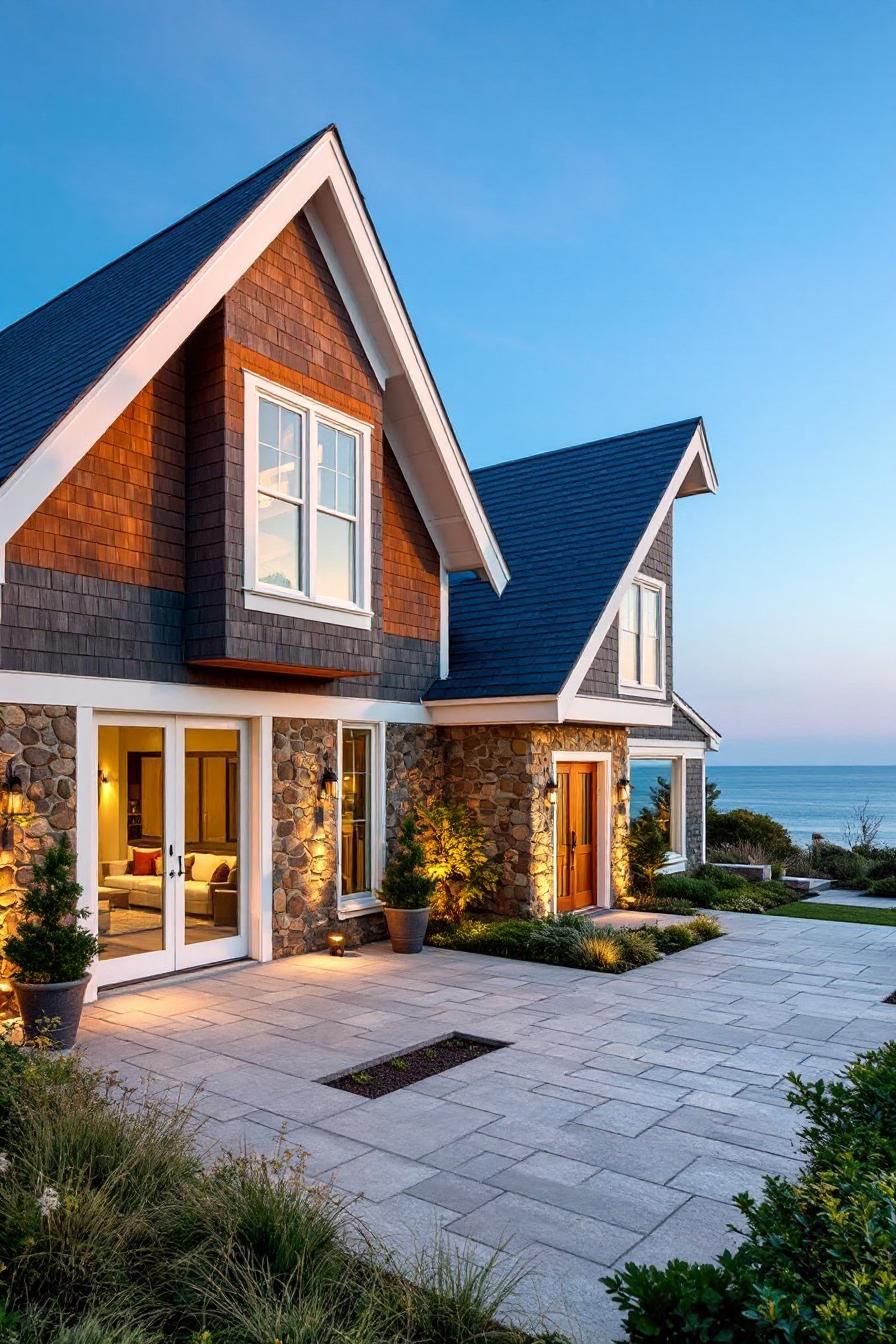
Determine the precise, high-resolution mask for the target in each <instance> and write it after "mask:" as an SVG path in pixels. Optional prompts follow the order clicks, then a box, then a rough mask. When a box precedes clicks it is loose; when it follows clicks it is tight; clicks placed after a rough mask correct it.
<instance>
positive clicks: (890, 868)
mask: <svg viewBox="0 0 896 1344" xmlns="http://www.w3.org/2000/svg"><path fill="white" fill-rule="evenodd" d="M867 876H868V881H869V882H880V881H881V880H882V879H883V878H885V877H896V849H889V850H886V849H879V850H876V851H875V852H874V853H873V854H871V855H870V856H869V864H868V874H867Z"/></svg>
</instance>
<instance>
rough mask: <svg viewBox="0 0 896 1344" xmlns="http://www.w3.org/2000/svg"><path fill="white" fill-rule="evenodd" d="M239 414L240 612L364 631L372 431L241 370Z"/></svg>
mask: <svg viewBox="0 0 896 1344" xmlns="http://www.w3.org/2000/svg"><path fill="white" fill-rule="evenodd" d="M245 408H246V420H245V446H246V453H245V462H246V519H245V521H246V577H245V586H246V606H247V607H249V608H250V609H255V610H263V611H275V612H286V613H287V614H292V615H301V614H306V615H307V616H308V617H309V619H314V620H325V621H329V622H331V623H333V622H335V623H338V624H347V625H353V626H356V627H362V628H369V626H370V614H371V613H370V596H369V595H370V426H369V425H367V424H364V423H363V422H362V421H359V420H355V419H353V418H351V417H349V416H346V415H343V414H342V413H341V412H337V411H333V410H332V409H331V408H329V407H327V406H323V405H321V404H320V403H319V402H316V401H313V400H312V399H310V398H308V397H304V396H300V395H299V394H298V393H295V392H291V391H290V390H289V389H288V388H284V387H280V386H278V385H277V384H274V383H270V382H268V381H267V380H266V379H263V378H258V377H256V376H254V375H253V374H250V373H248V372H247V373H246V374H245ZM302 608H304V612H303V610H302Z"/></svg>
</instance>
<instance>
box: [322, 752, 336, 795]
mask: <svg viewBox="0 0 896 1344" xmlns="http://www.w3.org/2000/svg"><path fill="white" fill-rule="evenodd" d="M324 760H325V764H324V768H323V773H322V774H321V777H320V783H319V784H318V786H317V796H318V798H335V797H336V785H337V784H338V783H339V776H338V775H337V773H336V771H335V770H334V769H333V767H332V766H331V765H330V759H329V757H325V758H324Z"/></svg>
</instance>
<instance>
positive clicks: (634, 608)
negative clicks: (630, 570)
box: [619, 577, 666, 695]
mask: <svg viewBox="0 0 896 1344" xmlns="http://www.w3.org/2000/svg"><path fill="white" fill-rule="evenodd" d="M665 595H666V589H665V585H664V584H663V583H661V582H660V581H659V580H658V579H647V578H643V577H639V578H637V579H636V580H635V582H634V583H633V584H632V586H631V587H630V588H629V590H628V592H627V593H626V595H625V598H624V599H623V603H622V608H621V610H620V613H619V685H620V688H621V689H622V690H627V691H632V692H642V693H646V694H652V695H659V694H662V693H663V688H664V684H665V662H666V654H665V629H664V627H665V620H664V606H665Z"/></svg>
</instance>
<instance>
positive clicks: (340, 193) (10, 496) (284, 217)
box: [0, 127, 509, 593]
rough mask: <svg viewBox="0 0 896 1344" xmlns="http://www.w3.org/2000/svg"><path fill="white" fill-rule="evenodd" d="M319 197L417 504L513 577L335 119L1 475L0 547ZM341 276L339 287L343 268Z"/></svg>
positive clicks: (451, 550)
mask: <svg viewBox="0 0 896 1344" xmlns="http://www.w3.org/2000/svg"><path fill="white" fill-rule="evenodd" d="M312 197H316V198H317V199H316V202H315V204H316V205H317V212H316V218H317V221H318V227H319V228H320V229H321V232H325V231H327V228H328V223H329V222H330V221H332V229H333V231H334V232H335V234H336V236H335V237H334V236H332V234H331V236H330V244H331V248H330V251H331V254H332V253H334V252H335V254H336V256H337V257H338V259H339V262H340V265H339V266H338V268H337V269H338V272H339V275H340V276H342V277H343V284H345V285H346V287H347V289H348V288H349V284H348V282H347V281H346V279H345V277H348V278H349V281H354V288H353V290H352V292H351V293H350V294H349V295H348V297H349V298H351V304H352V306H351V307H349V304H348V302H347V303H346V306H347V307H349V312H350V315H352V316H353V317H354V314H353V312H352V309H354V312H355V313H358V312H359V310H360V313H361V315H363V318H364V321H363V323H362V326H363V331H362V330H359V332H358V335H359V339H360V340H362V343H364V341H367V342H368V343H372V344H373V345H375V346H376V349H375V351H374V353H375V354H376V362H375V363H374V365H373V366H374V370H375V371H377V372H378V374H381V373H383V372H387V374H388V376H387V378H386V388H385V395H384V404H385V406H386V408H387V409H389V410H390V421H391V422H392V423H394V425H395V428H396V441H395V445H394V448H393V451H395V452H396V456H397V457H398V459H399V463H400V465H401V466H402V469H404V468H405V465H406V464H407V467H408V482H409V486H410V488H411V490H412V493H413V494H414V496H415V500H418V507H420V505H421V504H422V505H423V507H422V508H421V513H422V515H423V518H424V521H425V522H426V525H427V527H428V528H429V530H430V532H431V535H432V537H433V541H434V543H435V545H436V547H437V549H438V550H439V553H440V555H441V556H442V558H443V560H444V562H445V565H446V568H447V569H450V570H457V569H459V570H463V569H476V570H477V571H479V572H481V573H482V574H483V575H484V576H485V577H487V579H488V581H489V583H490V584H491V585H492V587H493V589H494V590H495V592H496V593H500V592H501V591H502V589H503V588H504V586H505V584H506V583H507V580H508V577H509V572H508V569H507V566H506V563H505V562H504V559H503V557H502V555H501V552H500V549H499V547H498V544H497V541H496V540H495V537H494V534H493V532H492V529H491V526H490V524H489V522H488V519H487V517H486V515H485V511H484V509H483V507H482V505H481V503H480V501H479V498H478V496H477V494H476V490H475V487H474V485H473V482H472V479H471V477H470V474H469V471H468V469H467V466H466V463H465V462H464V459H463V456H462V454H461V451H460V447H459V445H458V443H457V440H456V439H455V437H454V433H453V431H452V429H451V425H450V422H449V421H448V418H447V415H446V414H445V410H444V407H443V406H442V403H441V400H440V398H439V395H438V392H437V390H436V388H435V384H434V383H433V380H432V376H431V374H430V373H429V369H428V368H427V365H426V361H425V359H424V356H423V353H422V351H421V350H420V347H419V344H418V342H417V340H416V337H415V335H414V331H413V327H412V326H411V323H410V319H409V317H408V314H407V312H406V310H405V308H404V304H403V302H402V299H401V296H400V294H399V292H398V289H397V286H396V285H395V281H394V279H393V277H392V273H391V271H390V270H389V267H388V263H387V262H386V259H385V257H384V255H383V252H382V249H381V248H380V246H379V242H378V239H377V237H376V233H375V231H374V229H373V225H372V223H371V221H370V218H369V216H368V215H367V211H366V209H365V207H364V203H363V200H362V198H361V195H360V192H359V191H358V187H357V183H356V181H355V178H354V175H353V174H352V172H351V169H350V167H349V165H348V162H347V160H346V158H345V153H344V151H343V149H342V146H341V143H340V141H339V137H338V134H337V132H336V130H335V128H333V127H330V128H328V129H327V130H325V131H323V132H322V133H321V135H320V136H319V137H318V139H317V140H316V141H314V143H312V144H311V145H310V147H309V148H308V149H307V150H306V151H305V153H304V154H303V156H302V157H301V158H300V159H299V160H298V162H297V163H295V164H294V165H293V166H292V167H291V168H290V169H289V170H288V171H287V172H286V173H285V175H284V176H283V178H281V180H280V181H279V182H277V183H276V184H275V185H274V186H273V187H272V188H271V189H270V191H268V192H267V194H266V195H265V196H264V197H263V198H262V200H261V201H260V202H259V203H258V204H257V205H256V206H254V207H253V208H252V209H251V210H250V212H249V214H248V215H247V216H246V217H245V218H244V219H243V220H242V221H241V222H240V223H239V224H238V225H237V226H236V227H235V228H234V229H233V230H232V231H231V233H230V234H229V235H228V236H227V237H226V238H225V240H224V242H223V243H221V244H220V245H219V246H218V247H217V248H216V250H215V251H214V252H213V253H212V254H211V256H210V257H208V258H207V260H206V261H205V262H203V263H202V264H201V265H200V266H199V268H198V269H197V270H196V271H195V272H194V274H193V275H192V276H191V277H190V279H189V280H188V281H187V282H186V284H184V285H183V286H182V288H181V289H180V290H178V291H177V292H176V293H175V294H174V296H173V297H172V298H170V299H169V300H168V301H167V302H166V303H165V304H164V306H163V307H162V308H161V309H160V310H159V311H158V312H157V313H156V314H155V316H154V317H153V318H152V319H151V320H150V321H149V322H148V323H147V324H146V325H145V326H144V327H143V329H142V330H141V331H140V333H139V334H138V335H137V336H136V337H135V338H134V339H133V340H132V341H131V342H130V343H129V344H128V345H127V346H126V347H125V349H124V350H123V351H122V352H121V353H120V354H119V355H118V356H117V358H116V359H115V360H114V362H113V363H112V365H111V366H110V367H109V368H108V369H107V370H106V372H105V373H103V374H102V375H101V376H100V377H99V378H98V379H96V381H95V382H94V383H93V384H92V385H91V386H90V387H89V388H88V389H87V390H86V391H85V392H84V393H83V395H81V396H80V397H79V398H78V399H77V400H76V401H75V403H74V404H73V405H72V406H71V407H70V408H69V410H68V411H67V412H66V413H65V414H64V415H63V417H62V419H61V420H59V421H58V422H57V423H56V425H55V426H54V427H53V428H52V429H51V430H50V431H49V433H47V434H46V435H45V436H44V438H43V439H42V440H41V441H40V442H39V443H38V444H37V446H36V447H35V448H34V449H33V451H31V452H30V453H29V455H28V456H27V457H26V458H25V459H24V460H23V461H22V462H20V463H19V465H18V466H17V467H16V468H15V469H14V470H13V472H12V473H11V474H10V476H9V477H8V478H7V479H6V480H5V481H4V482H3V484H2V485H0V517H2V523H0V549H2V547H3V546H4V544H5V543H6V542H7V541H8V540H9V539H10V537H12V536H13V535H14V534H15V532H17V531H18V529H19V528H20V527H21V526H22V525H23V524H24V523H25V522H26V521H27V520H28V518H30V517H31V515H32V514H33V513H34V512H35V511H36V510H37V509H38V508H39V506H40V505H41V504H42V503H43V501H44V500H45V499H46V498H47V496H48V495H50V494H51V493H52V492H53V490H55V489H56V487H57V486H58V485H59V484H60V483H61V482H62V481H63V480H64V479H65V477H66V476H67V475H68V474H69V472H70V471H71V470H72V468H73V467H74V466H75V465H76V464H77V463H78V462H79V461H80V460H81V458H82V457H83V456H84V455H85V454H86V453H87V452H88V451H89V450H90V449H91V448H92V447H93V445H94V444H95V443H96V442H97V441H98V440H99V439H100V438H101V437H102V435H103V434H104V433H105V432H106V430H107V429H108V428H109V426H110V425H111V424H112V423H113V422H114V421H115V420H116V419H117V418H118V416H119V415H121V414H122V412H123V411H125V410H126V408H127V407H128V406H129V405H130V403H131V402H132V401H133V400H134V398H135V397H136V396H137V395H138V394H139V393H140V392H141V391H142V390H143V388H144V387H145V386H146V384H147V383H148V382H149V381H150V379H151V378H153V377H154V376H155V375H156V373H158V371H159V369H160V368H161V367H162V366H163V364H164V363H165V362H166V361H167V360H168V359H170V358H171V356H172V355H173V354H174V353H175V351H176V350H177V349H179V348H180V346H181V345H182V344H183V343H184V341H185V340H186V339H187V337H188V336H189V335H190V334H191V333H192V332H193V331H194V330H195V329H196V327H197V326H198V325H199V323H200V322H201V321H202V320H203V319H204V318H205V317H206V316H207V315H208V313H209V312H211V310H212V308H213V307H214V306H215V304H216V303H218V302H219V301H220V299H221V298H222V297H223V296H224V295H225V294H226V293H227V292H228V291H229V290H230V289H232V288H233V286H234V285H235V284H236V283H237V281H238V280H239V279H240V277H241V276H242V275H244V274H245V272H246V271H247V270H248V269H249V267H250V266H251V265H252V264H253V262H254V261H255V260H256V259H257V258H258V257H259V256H260V255H261V253H262V252H263V251H264V250H265V248H266V247H268V246H269V245H270V244H271V243H272V242H273V241H274V239H275V238H276V237H277V236H278V235H279V234H280V233H281V232H282V231H283V229H284V228H286V226H287V225H288V224H289V222H290V220H291V219H293V218H294V217H295V216H296V215H297V214H299V213H300V212H301V211H302V210H303V209H304V208H305V207H306V206H307V205H308V203H309V202H310V201H311V199H312ZM322 220H323V224H321V221H322ZM334 280H336V281H337V287H338V284H339V282H338V279H337V277H336V276H335V275H334ZM362 294H363V302H362V297H361V295H362ZM343 298H344V300H345V299H346V296H345V295H343ZM21 320H26V319H21ZM372 362H373V361H372ZM390 403H392V404H391V406H390ZM446 505H447V506H448V507H446Z"/></svg>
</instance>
